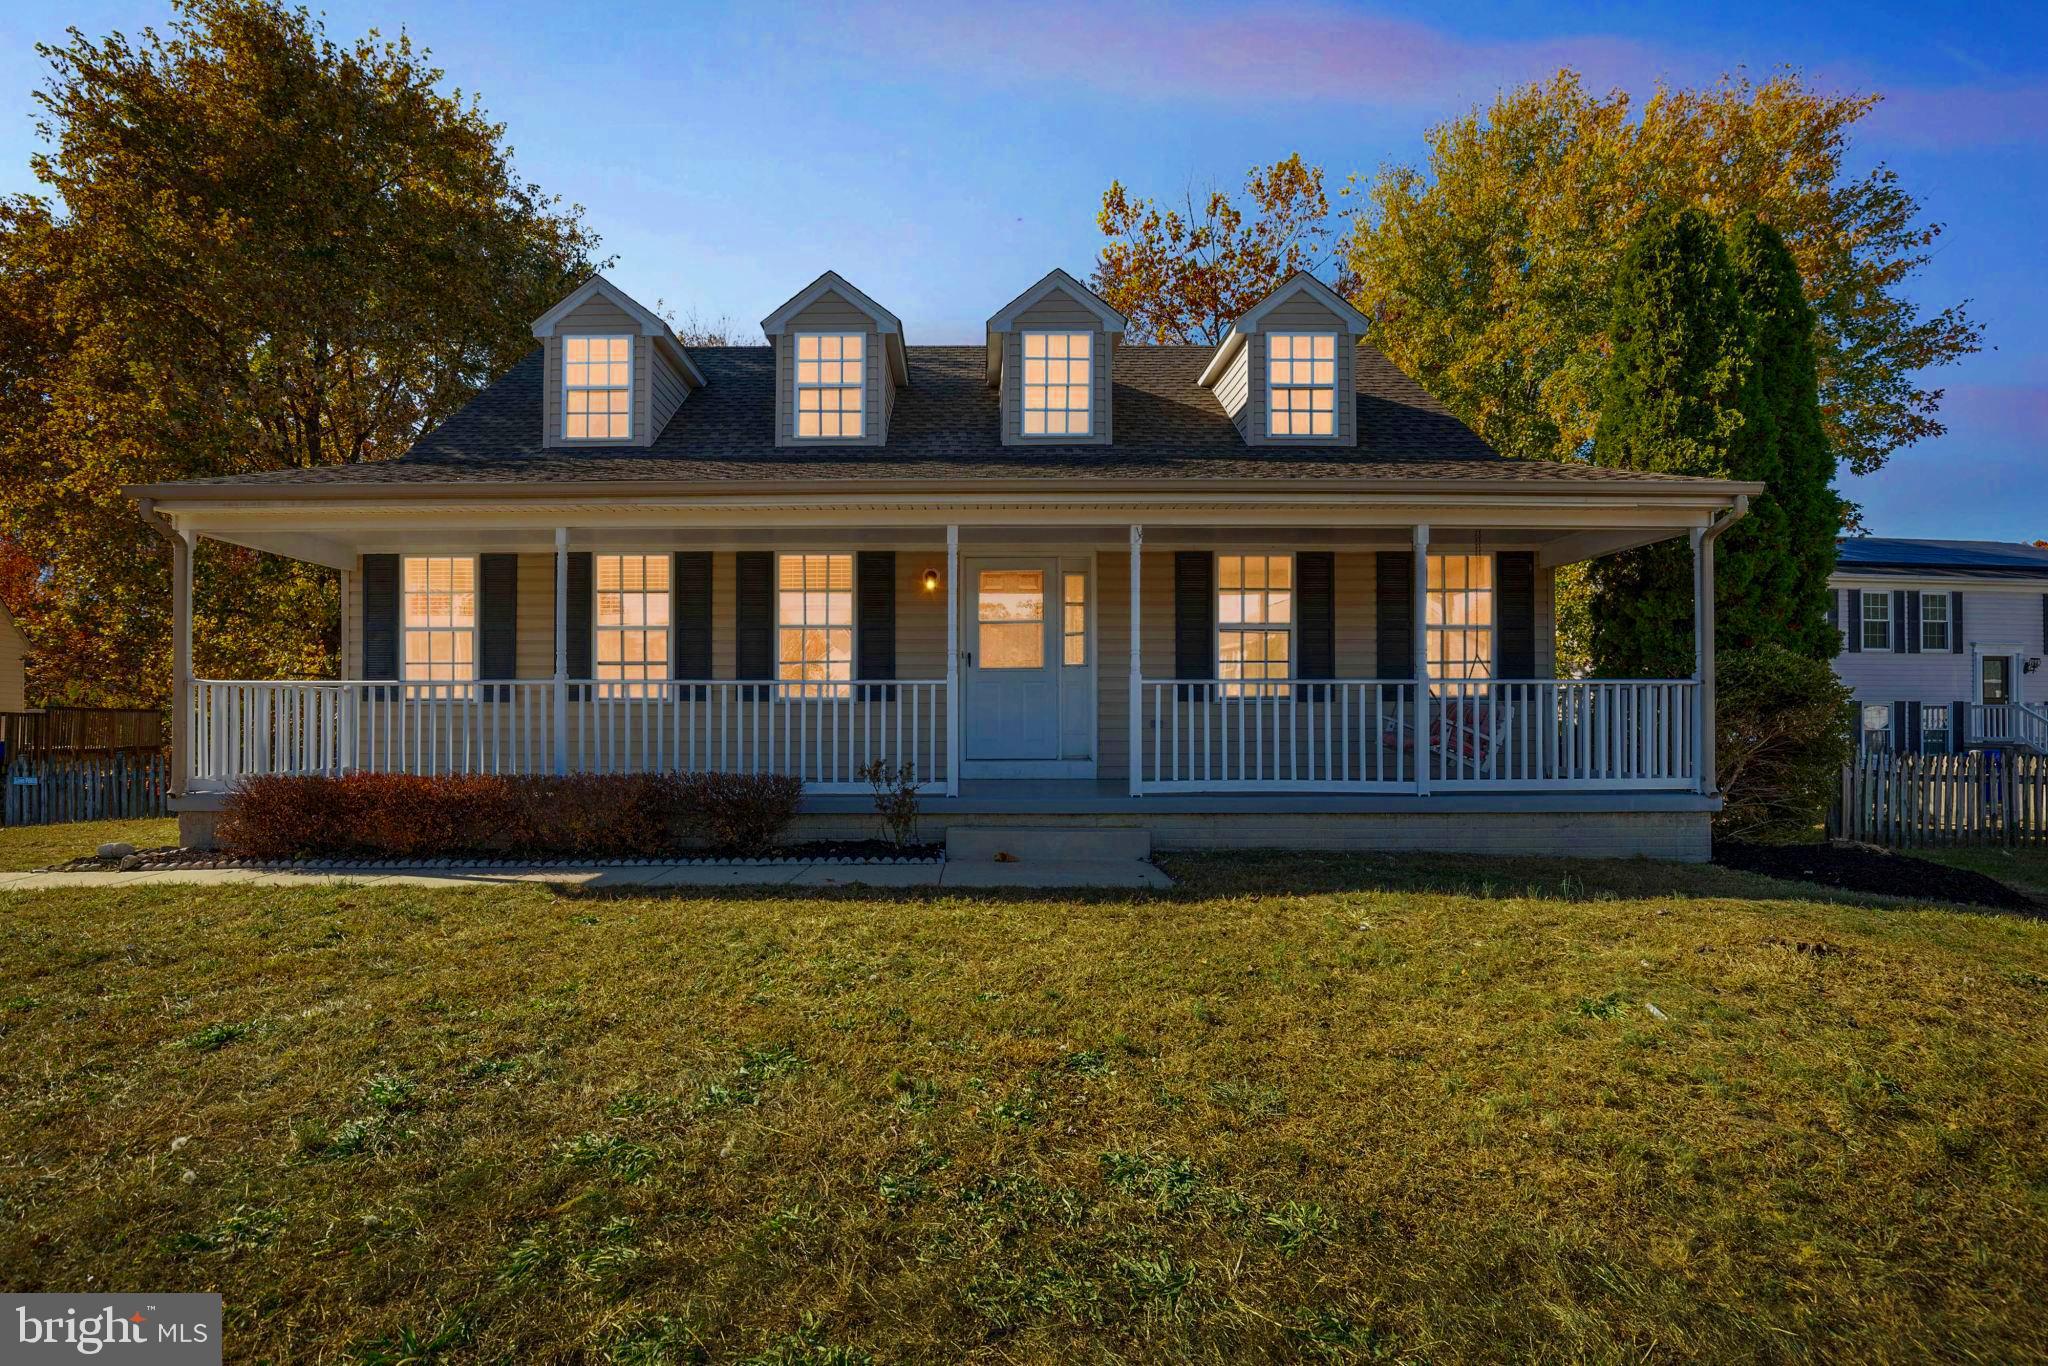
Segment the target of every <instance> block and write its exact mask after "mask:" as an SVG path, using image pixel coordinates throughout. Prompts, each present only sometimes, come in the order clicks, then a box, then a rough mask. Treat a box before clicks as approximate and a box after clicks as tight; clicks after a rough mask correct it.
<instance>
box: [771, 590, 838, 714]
mask: <svg viewBox="0 0 2048 1366" xmlns="http://www.w3.org/2000/svg"><path fill="white" fill-rule="evenodd" d="M775 602H776V605H775V625H776V655H775V658H776V665H775V677H776V678H777V679H778V680H779V681H780V683H781V685H782V692H783V694H784V695H785V696H795V697H845V696H848V695H849V694H850V693H851V692H852V683H853V556H851V555H811V554H802V555H783V556H781V557H780V558H779V559H778V561H777V563H776V599H775Z"/></svg>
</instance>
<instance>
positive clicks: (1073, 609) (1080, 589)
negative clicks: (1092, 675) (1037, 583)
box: [1060, 574, 1088, 665]
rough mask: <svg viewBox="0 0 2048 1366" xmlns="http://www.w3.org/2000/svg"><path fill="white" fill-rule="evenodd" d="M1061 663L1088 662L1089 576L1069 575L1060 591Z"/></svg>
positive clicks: (1075, 663)
mask: <svg viewBox="0 0 2048 1366" xmlns="http://www.w3.org/2000/svg"><path fill="white" fill-rule="evenodd" d="M1060 637H1061V647H1060V662H1061V663H1062V664H1072V665H1079V664H1086V663H1087V662H1088V576H1087V575H1086V574H1069V575H1067V576H1066V583H1065V587H1063V588H1062V589H1061V591H1060Z"/></svg>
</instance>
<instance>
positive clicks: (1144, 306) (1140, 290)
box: [1090, 152, 1332, 344]
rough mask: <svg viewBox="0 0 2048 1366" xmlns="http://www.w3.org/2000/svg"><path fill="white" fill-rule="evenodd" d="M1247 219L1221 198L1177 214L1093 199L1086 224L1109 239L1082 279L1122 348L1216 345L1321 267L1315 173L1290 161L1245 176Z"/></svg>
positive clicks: (1119, 188)
mask: <svg viewBox="0 0 2048 1366" xmlns="http://www.w3.org/2000/svg"><path fill="white" fill-rule="evenodd" d="M1244 188H1245V194H1246V196H1247V197H1248V198H1249V199H1250V201H1251V206H1250V210H1249V215H1248V214H1247V211H1246V210H1245V209H1241V208H1239V207H1238V206H1237V205H1236V204H1234V203H1232V202H1231V200H1230V197H1229V196H1228V195H1226V194H1224V193H1223V192H1222V191H1221V190H1213V189H1212V190H1211V191H1209V193H1208V196H1207V197H1206V198H1205V199H1203V201H1202V203H1201V205H1200V206H1199V207H1197V205H1196V203H1195V197H1194V194H1193V192H1192V191H1190V192H1189V193H1188V194H1187V195H1186V196H1185V198H1184V201H1183V203H1182V206H1181V207H1180V208H1178V209H1171V208H1169V209H1161V208H1160V207H1159V205H1158V204H1156V203H1155V202H1154V201H1152V200H1150V199H1134V198H1132V197H1131V194H1130V192H1129V191H1128V190H1126V189H1125V188H1124V185H1123V182H1122V181H1120V180H1118V181H1111V182H1110V186H1109V189H1108V190H1106V191H1104V192H1103V196H1102V211H1101V212H1100V213H1099V214H1097V215H1096V219H1095V221H1096V225H1097V226H1098V227H1100V228H1101V229H1102V232H1103V235H1104V236H1106V237H1108V238H1110V239H1111V241H1110V242H1109V243H1108V245H1106V246H1104V247H1103V248H1102V252H1101V254H1100V255H1099V256H1098V257H1097V258H1096V262H1095V275H1094V278H1093V279H1092V280H1091V281H1090V284H1091V285H1092V286H1093V288H1094V290H1095V292H1096V293H1097V294H1099V295H1101V296H1102V299H1103V301H1104V302H1105V303H1107V304H1108V305H1109V306H1110V307H1111V308H1114V309H1116V310H1117V311H1118V312H1119V313H1122V314H1123V315H1124V316H1125V317H1126V318H1127V319H1129V321H1130V337H1131V339H1132V340H1134V341H1136V340H1143V341H1153V342H1190V343H1194V342H1206V343H1212V344H1213V343H1215V342H1219V341H1221V340H1223V333H1224V330H1225V329H1226V328H1228V327H1229V326H1230V324H1231V322H1232V321H1233V320H1234V319H1236V318H1238V317H1240V316H1242V315H1243V314H1244V313H1246V312H1248V311H1249V310H1250V309H1251V307H1252V305H1253V304H1256V303H1257V302H1258V301H1259V300H1261V299H1263V298H1265V297H1266V296H1267V295H1268V294H1271V293H1272V292H1273V291H1274V290H1275V289H1277V288H1278V287H1279V286H1280V285H1281V284H1282V283H1284V282H1285V281H1286V280H1287V279H1288V278H1289V277H1290V276H1292V275H1294V274H1295V273H1297V272H1299V271H1309V272H1311V273H1314V272H1316V271H1319V270H1322V269H1324V268H1326V267H1327V266H1328V265H1329V263H1330V255H1331V245H1330V239H1331V235H1332V234H1331V230H1330V226H1329V222H1328V219H1329V215H1330V199H1329V195H1328V194H1327V193H1326V192H1325V190H1324V189H1323V170H1322V168H1321V167H1320V166H1307V165H1304V164H1303V163H1302V160H1301V154H1300V153H1298V152H1297V153H1295V154H1294V155H1292V156H1289V157H1286V158H1284V159H1282V160H1280V161H1276V162H1274V163H1273V164H1272V165H1271V166H1268V167H1265V168H1263V169H1262V168H1260V167H1256V166H1255V167H1253V168H1252V169H1251V170H1250V171H1248V172H1247V173H1246V175H1245V186H1244Z"/></svg>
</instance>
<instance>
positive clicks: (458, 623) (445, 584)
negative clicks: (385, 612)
mask: <svg viewBox="0 0 2048 1366" xmlns="http://www.w3.org/2000/svg"><path fill="white" fill-rule="evenodd" d="M403 577H404V590H405V608H404V616H405V623H404V630H403V632H402V635H403V637H404V647H403V648H404V652H405V653H404V665H403V667H402V669H401V670H400V672H401V673H402V674H403V675H404V677H405V679H406V681H407V682H408V683H423V684H434V683H469V682H473V681H475V679H476V561H475V560H474V559H473V558H471V557H470V556H468V555H407V556H406V557H405V564H404V570H403ZM420 691H423V692H426V693H430V694H439V693H441V692H442V690H441V689H438V688H425V689H421V690H420Z"/></svg>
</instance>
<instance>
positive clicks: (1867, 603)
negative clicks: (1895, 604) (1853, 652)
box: [1863, 593, 1892, 650]
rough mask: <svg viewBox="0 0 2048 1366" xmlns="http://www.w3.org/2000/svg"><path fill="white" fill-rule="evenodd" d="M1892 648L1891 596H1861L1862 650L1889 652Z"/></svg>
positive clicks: (1866, 594) (1871, 594)
mask: <svg viewBox="0 0 2048 1366" xmlns="http://www.w3.org/2000/svg"><path fill="white" fill-rule="evenodd" d="M1891 647H1892V595H1891V594H1890V593H1865V594H1864V595H1863V648H1864V649H1866V650H1889V649H1890V648H1891Z"/></svg>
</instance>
